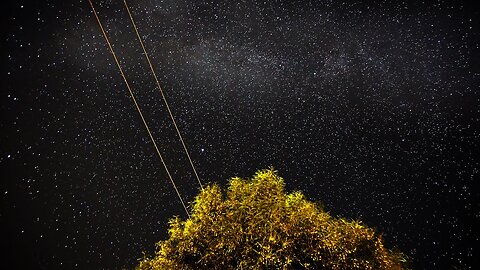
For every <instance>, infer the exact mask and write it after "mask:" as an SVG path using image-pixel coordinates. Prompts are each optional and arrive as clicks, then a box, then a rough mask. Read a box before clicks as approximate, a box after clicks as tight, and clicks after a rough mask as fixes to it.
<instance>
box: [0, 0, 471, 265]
mask: <svg viewBox="0 0 480 270" xmlns="http://www.w3.org/2000/svg"><path fill="white" fill-rule="evenodd" d="M93 2H94V5H95V7H96V9H97V11H98V13H99V16H100V19H101V20H102V23H103V24H104V27H105V28H106V30H107V33H108V35H109V37H110V39H111V41H112V43H113V47H114V49H115V51H116V53H117V55H118V56H119V59H120V62H121V64H122V67H123V68H124V70H125V73H126V76H127V78H128V79H129V81H130V83H131V85H132V88H133V91H134V92H135V95H136V98H137V100H138V102H139V104H140V106H141V108H142V110H143V112H144V114H145V116H146V119H147V121H148V122H149V125H150V127H151V129H152V131H153V135H154V137H155V138H156V140H157V143H158V145H159V147H160V150H161V151H162V154H164V156H165V158H166V162H167V165H168V166H169V169H170V171H171V173H172V176H173V178H174V180H175V181H176V182H177V185H178V187H179V190H180V192H181V194H182V196H183V198H184V200H186V201H191V200H192V199H193V198H194V196H195V194H196V193H197V192H198V189H199V187H198V184H197V181H196V179H195V177H194V175H193V172H192V170H191V167H190V165H189V163H188V160H187V158H186V156H185V155H184V152H183V149H182V146H181V144H180V142H179V140H178V138H177V136H176V133H175V130H174V127H173V126H172V124H171V123H170V119H169V117H168V114H167V111H166V108H165V105H164V103H163V102H162V100H161V95H160V93H159V91H158V89H156V85H155V81H154V78H153V77H152V75H151V73H150V70H149V67H148V64H147V62H146V61H145V59H144V56H143V55H142V53H143V51H142V49H141V47H140V44H139V43H138V41H137V40H136V36H135V32H134V29H133V27H132V25H131V23H130V20H129V17H128V13H127V12H126V10H125V9H124V7H123V1H111V0H110V1H93ZM371 2H372V1H306V0H305V1H281V0H275V1H217V0H211V1H183V0H182V1H173V0H131V1H129V2H128V3H129V6H130V8H131V10H132V13H133V16H134V18H135V19H136V23H137V26H138V28H139V30H140V34H141V35H142V38H143V39H144V41H145V45H146V47H147V51H148V52H149V54H150V57H151V60H152V62H153V64H154V66H155V69H156V72H157V75H158V76H159V79H160V82H161V84H162V87H163V88H164V90H165V92H166V95H167V98H168V101H169V103H170V106H171V108H172V110H173V114H174V116H175V118H176V120H177V124H178V125H179V127H180V129H181V131H182V134H183V136H184V138H185V141H186V143H187V146H188V148H189V151H190V154H191V156H192V159H193V162H194V163H195V165H196V168H197V170H198V172H199V174H200V178H201V179H202V180H203V182H204V183H209V182H217V183H219V184H220V185H225V183H226V180H227V179H228V178H229V177H232V176H242V177H248V176H250V175H252V174H253V173H254V172H255V171H256V170H258V169H262V168H267V167H269V166H274V167H275V169H277V170H279V173H280V175H281V176H283V177H284V178H285V180H286V184H287V189H288V190H289V191H292V190H301V191H303V192H304V193H305V194H306V196H307V197H308V198H309V199H311V200H315V201H320V202H322V203H323V204H324V205H325V208H326V209H327V210H328V211H330V212H331V213H332V214H333V215H340V216H344V217H347V218H359V219H361V220H363V221H364V222H365V223H366V224H368V225H369V226H372V227H375V228H377V229H378V231H380V232H383V233H384V238H385V240H386V243H387V246H389V247H398V248H399V249H400V250H402V251H404V252H405V253H406V254H407V255H409V256H410V257H411V258H412V267H413V269H476V268H478V266H479V265H480V263H479V259H478V258H479V257H478V256H479V253H478V245H479V235H478V229H477V227H478V224H479V218H480V216H479V199H480V198H479V195H478V194H479V193H478V191H479V190H478V184H477V182H478V179H479V170H480V164H479V159H478V156H480V153H479V149H480V145H479V144H480V140H479V136H480V134H479V131H480V123H479V122H480V108H479V104H480V99H479V98H480V95H479V92H478V90H479V89H478V85H479V66H478V63H479V57H478V56H479V54H478V52H479V38H478V33H479V32H478V30H479V29H478V25H480V24H479V21H478V18H479V12H478V10H477V9H475V8H474V7H473V5H472V4H470V3H468V2H464V1H414V2H411V1H380V2H378V1H377V3H371ZM5 14H6V16H3V18H2V25H4V29H6V30H7V31H6V32H5V33H4V34H3V35H2V36H3V38H2V50H1V63H2V69H1V75H0V76H1V81H2V91H1V93H0V95H1V98H0V112H1V115H2V119H1V122H0V129H1V131H2V135H1V136H0V146H1V147H0V172H1V177H2V185H1V190H0V197H1V202H2V211H1V224H2V228H3V232H4V233H5V235H6V238H5V239H6V240H5V241H4V245H5V246H6V248H7V252H6V253H5V257H6V259H7V264H11V265H15V266H16V268H20V269H119V268H122V267H125V268H130V269H131V268H133V267H134V266H135V265H136V262H137V258H140V257H141V256H142V251H146V252H147V253H152V252H153V250H154V243H156V242H157V241H159V240H161V239H164V238H165V237H166V229H167V226H168V223H167V221H168V219H169V218H170V217H172V216H174V215H178V216H180V217H182V218H185V216H186V215H185V213H184V211H183V208H182V206H181V204H180V202H179V201H178V198H177V197H176V194H175V192H174V190H173V188H172V186H171V184H170V182H169V180H168V178H167V176H166V173H165V172H164V169H163V166H162V165H161V163H160V160H159V159H158V157H157V156H156V153H155V152H154V149H153V147H152V145H151V142H150V140H149V137H148V135H147V132H146V130H145V128H144V127H143V124H142V122H141V119H140V117H139V116H138V114H137V112H136V110H135V107H134V105H133V103H132V100H131V98H130V96H129V94H128V91H127V88H126V87H125V85H124V82H123V80H122V78H121V76H120V74H119V71H118V69H117V67H116V65H115V63H114V60H113V58H112V56H111V53H110V52H109V51H108V47H107V45H106V43H105V40H104V38H103V36H102V33H101V31H100V29H99V27H98V24H97V22H96V20H95V18H94V16H93V14H92V11H91V9H90V6H89V4H88V1H53V0H46V1H13V2H12V3H9V4H7V6H6V7H5Z"/></svg>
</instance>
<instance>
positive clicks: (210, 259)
mask: <svg viewBox="0 0 480 270" xmlns="http://www.w3.org/2000/svg"><path fill="white" fill-rule="evenodd" d="M191 212H192V213H191V217H190V218H189V219H187V220H186V221H182V220H180V219H179V218H178V217H176V218H173V219H171V220H170V222H169V223H170V229H169V231H168V233H169V239H167V240H166V241H160V242H159V243H157V251H156V254H155V256H154V257H151V258H148V257H145V258H143V259H141V261H140V263H139V265H138V266H137V269H138V270H146V269H162V270H163V269H182V270H183V269H184V270H187V269H405V268H404V264H405V259H404V258H405V256H404V255H403V254H402V253H400V252H393V251H390V250H388V249H386V248H385V247H384V245H383V241H382V237H381V235H379V234H377V233H375V231H374V230H373V229H371V228H368V227H366V226H365V225H363V224H362V223H361V222H359V221H348V220H345V219H343V218H334V217H332V216H331V215H329V214H328V213H327V212H325V211H324V210H323V209H322V208H321V207H319V206H318V205H317V204H315V203H312V202H309V201H308V200H306V199H305V197H304V196H303V195H302V193H300V192H293V193H290V194H286V193H285V191H284V181H283V179H282V178H281V177H279V176H278V174H277V172H276V171H274V170H273V169H268V170H262V171H259V172H257V173H256V174H255V175H254V177H253V178H252V179H250V180H244V179H241V178H238V177H235V178H232V179H230V181H229V186H228V188H227V191H226V194H225V195H223V194H222V191H221V189H220V188H219V186H217V185H215V184H214V185H210V186H208V187H207V188H205V189H204V190H202V191H201V192H200V194H199V195H198V196H197V197H196V199H195V201H194V203H193V209H192V211H191Z"/></svg>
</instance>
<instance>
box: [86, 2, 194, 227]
mask: <svg viewBox="0 0 480 270" xmlns="http://www.w3.org/2000/svg"><path fill="white" fill-rule="evenodd" d="M88 2H89V3H90V6H91V7H92V10H93V14H94V15H95V18H96V19H97V22H98V25H99V26H100V29H101V30H102V33H103V36H104V37H105V40H106V41H107V44H108V48H109V49H110V52H111V53H112V55H113V58H114V59H115V63H116V64H117V67H118V69H119V70H120V74H121V75H122V78H123V80H124V81H125V84H126V85H127V88H128V92H130V96H131V97H132V100H133V103H134V104H135V107H136V108H137V111H138V113H139V114H140V117H141V118H142V121H143V124H144V125H145V128H146V129H147V132H148V135H149V136H150V139H151V140H152V143H153V146H154V147H155V150H156V151H157V154H158V156H159V157H160V160H161V161H162V164H163V167H164V168H165V171H166V172H167V175H168V178H170V181H171V182H172V185H173V188H175V191H176V192H177V195H178V198H179V199H180V201H181V202H182V205H183V208H184V209H185V212H186V213H187V215H188V217H189V218H190V213H189V212H188V209H187V207H186V206H185V203H184V202H183V199H182V197H181V196H180V192H178V188H177V185H175V182H174V181H173V178H172V175H171V174H170V171H169V170H168V168H167V164H165V161H164V159H163V157H162V154H161V153H160V150H159V149H158V146H157V143H156V142H155V139H154V138H153V136H152V132H151V131H150V128H149V127H148V124H147V122H146V121H145V118H144V117H143V113H142V110H140V107H139V106H138V103H137V100H136V99H135V95H134V94H133V91H132V88H131V87H130V84H129V83H128V81H127V77H125V74H124V73H123V69H122V66H121V65H120V62H119V61H118V58H117V55H116V54H115V51H114V50H113V47H112V45H111V43H110V40H109V39H108V36H107V33H106V32H105V29H104V28H103V26H102V23H101V22H100V19H99V18H98V15H97V11H96V10H95V7H94V6H93V3H92V1H91V0H88Z"/></svg>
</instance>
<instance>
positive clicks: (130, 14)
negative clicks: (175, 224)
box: [123, 0, 203, 190]
mask: <svg viewBox="0 0 480 270" xmlns="http://www.w3.org/2000/svg"><path fill="white" fill-rule="evenodd" d="M123 3H124V4H125V8H126V9H127V12H128V16H130V20H131V21H132V24H133V28H134V29H135V33H136V34H137V38H138V41H140V45H142V49H143V52H144V54H145V58H147V61H148V65H149V66H150V70H151V71H152V74H153V77H154V78H155V82H156V83H157V87H158V89H159V90H160V94H161V95H162V98H163V101H164V102H165V106H166V107H167V110H168V114H169V115H170V119H172V122H173V126H174V127H175V130H176V131H177V134H178V137H179V138H180V142H181V143H182V146H183V149H184V150H185V154H187V157H188V161H190V165H191V166H192V169H193V172H194V173H195V177H196V178H197V180H198V184H200V188H201V189H202V190H203V185H202V182H201V181H200V177H198V174H197V170H196V169H195V166H194V165H193V161H192V158H191V157H190V154H189V153H188V150H187V146H186V145H185V141H184V140H183V137H182V134H181V133H180V129H179V128H178V126H177V122H176V121H175V118H174V117H173V113H172V110H170V106H169V105H168V101H167V98H166V96H165V94H164V92H163V90H162V87H161V86H160V82H159V80H158V77H157V74H156V73H155V69H154V68H153V65H152V62H151V61H150V57H149V56H148V53H147V50H146V49H145V45H144V44H143V41H142V38H141V37H140V34H139V32H138V28H137V25H136V24H135V21H134V19H133V16H132V13H131V12H130V8H129V7H128V5H127V1H126V0H124V1H123Z"/></svg>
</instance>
